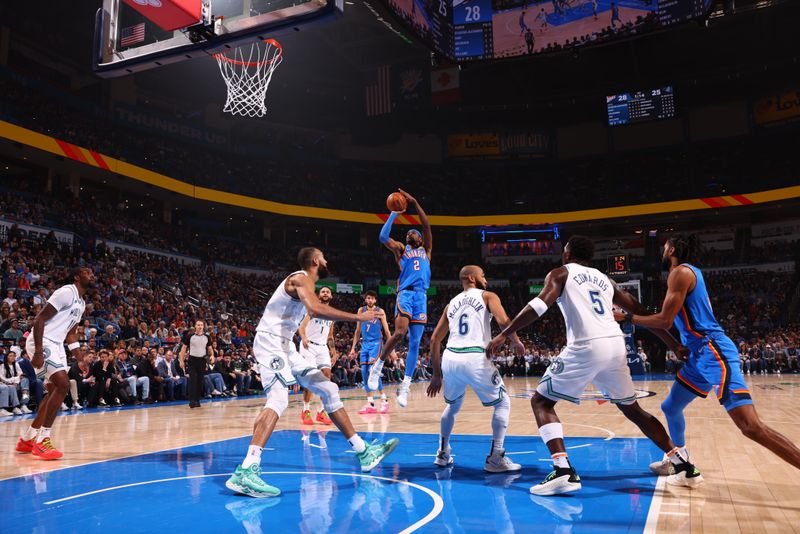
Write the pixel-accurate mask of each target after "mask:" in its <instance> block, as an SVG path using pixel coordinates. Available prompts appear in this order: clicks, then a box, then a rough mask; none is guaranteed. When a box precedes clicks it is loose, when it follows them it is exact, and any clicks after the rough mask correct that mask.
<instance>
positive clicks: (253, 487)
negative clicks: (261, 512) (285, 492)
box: [225, 464, 281, 499]
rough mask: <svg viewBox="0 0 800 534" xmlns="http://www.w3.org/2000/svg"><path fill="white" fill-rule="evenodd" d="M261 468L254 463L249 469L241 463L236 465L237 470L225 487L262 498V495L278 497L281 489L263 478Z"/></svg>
mask: <svg viewBox="0 0 800 534" xmlns="http://www.w3.org/2000/svg"><path fill="white" fill-rule="evenodd" d="M260 475H261V468H260V467H259V466H258V465H256V464H253V465H251V466H250V467H248V468H247V469H244V468H243V467H242V466H241V465H237V466H236V471H234V472H233V475H231V478H229V479H228V481H227V482H225V487H226V488H228V489H229V490H231V491H234V492H236V493H241V494H243V495H247V496H249V497H255V498H257V499H258V498H262V497H277V496H278V495H280V494H281V490H279V489H278V488H276V487H274V486H270V485H269V484H267V483H266V482H264V481H263V480H261V476H260Z"/></svg>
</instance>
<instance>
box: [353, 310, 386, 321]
mask: <svg viewBox="0 0 800 534" xmlns="http://www.w3.org/2000/svg"><path fill="white" fill-rule="evenodd" d="M356 316H357V317H358V320H359V321H361V322H362V323H364V322H372V321H374V320H375V319H380V318H381V317H383V316H384V313H383V310H364V311H360V312H358V313H357V314H356Z"/></svg>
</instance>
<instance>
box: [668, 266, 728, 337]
mask: <svg viewBox="0 0 800 534" xmlns="http://www.w3.org/2000/svg"><path fill="white" fill-rule="evenodd" d="M682 265H683V266H684V267H688V268H690V269H691V270H692V272H694V276H695V278H696V279H697V282H696V283H695V286H694V289H693V290H692V291H690V292H689V293H688V294H687V295H686V300H685V301H684V302H683V307H682V308H681V309H680V311H678V315H676V316H675V328H677V329H678V332H680V334H681V342H682V343H683V344H684V345H686V346H687V347H688V346H690V344H695V345H696V344H697V342H698V341H702V340H703V339H704V338H705V337H706V336H708V335H710V334H715V333H716V334H724V330H723V329H722V327H721V326H720V324H719V323H718V322H717V318H716V317H714V310H712V309H711V299H710V298H709V296H708V289H706V281H705V279H704V278H703V273H702V272H700V269H698V268H697V267H695V266H694V265H689V264H688V263H684V264H682Z"/></svg>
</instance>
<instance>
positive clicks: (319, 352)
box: [300, 341, 331, 369]
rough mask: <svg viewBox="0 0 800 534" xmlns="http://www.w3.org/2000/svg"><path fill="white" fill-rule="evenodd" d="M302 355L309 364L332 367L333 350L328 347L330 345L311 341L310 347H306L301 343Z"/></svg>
mask: <svg viewBox="0 0 800 534" xmlns="http://www.w3.org/2000/svg"><path fill="white" fill-rule="evenodd" d="M300 356H302V357H303V358H304V359H305V360H306V362H308V364H309V365H313V366H314V367H316V368H317V369H330V368H331V351H330V349H328V345H320V344H318V343H312V342H311V341H309V342H308V348H305V347H304V346H303V345H302V344H301V345H300Z"/></svg>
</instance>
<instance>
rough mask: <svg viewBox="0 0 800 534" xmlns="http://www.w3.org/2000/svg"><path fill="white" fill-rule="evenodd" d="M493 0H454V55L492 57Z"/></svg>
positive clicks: (462, 57) (466, 58)
mask: <svg viewBox="0 0 800 534" xmlns="http://www.w3.org/2000/svg"><path fill="white" fill-rule="evenodd" d="M492 55H493V53H492V0H454V1H453V56H454V57H455V59H457V60H463V61H467V60H471V59H483V58H486V57H492Z"/></svg>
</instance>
